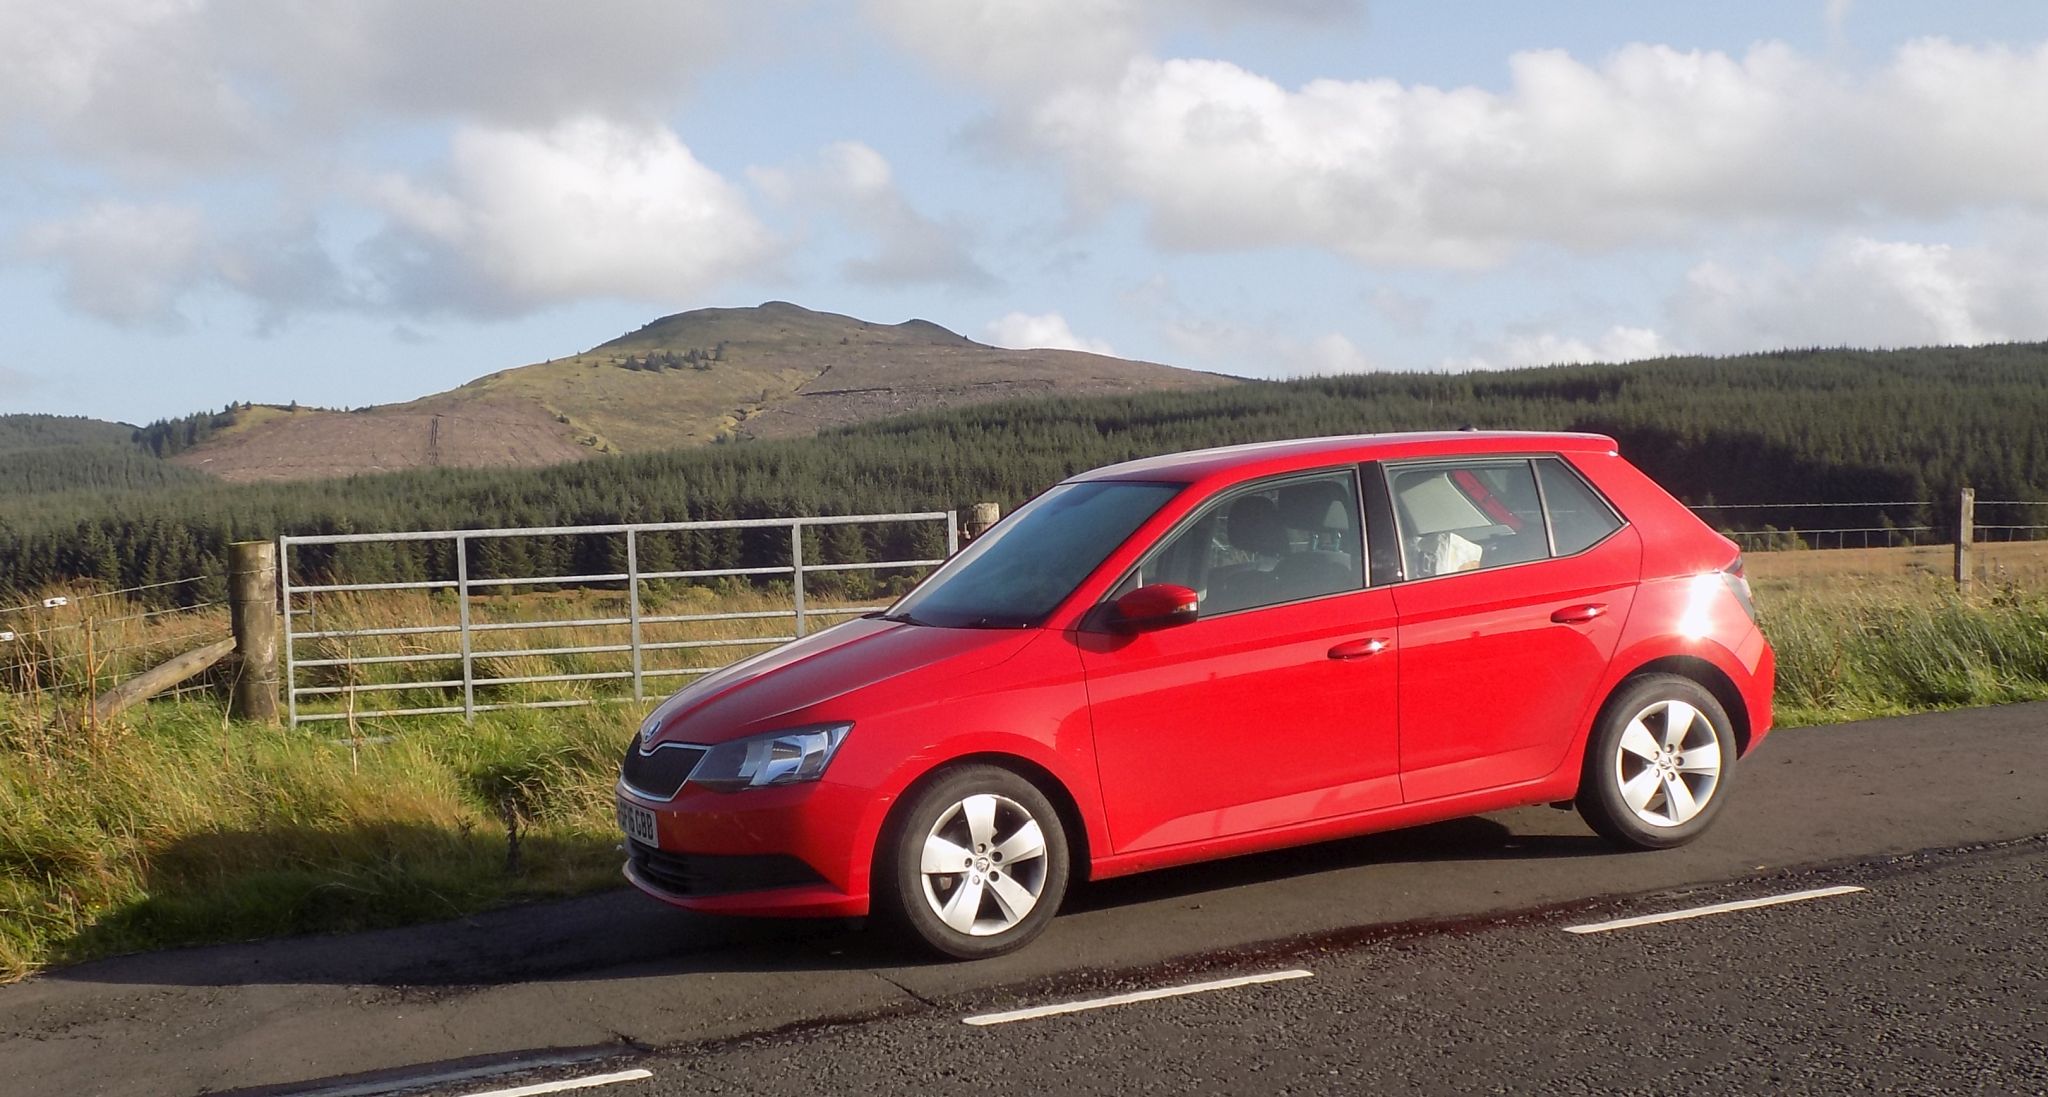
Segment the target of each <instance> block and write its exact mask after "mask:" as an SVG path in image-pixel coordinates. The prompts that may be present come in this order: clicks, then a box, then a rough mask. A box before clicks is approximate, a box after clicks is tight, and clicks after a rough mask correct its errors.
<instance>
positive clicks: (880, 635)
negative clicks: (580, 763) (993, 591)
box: [641, 618, 1039, 745]
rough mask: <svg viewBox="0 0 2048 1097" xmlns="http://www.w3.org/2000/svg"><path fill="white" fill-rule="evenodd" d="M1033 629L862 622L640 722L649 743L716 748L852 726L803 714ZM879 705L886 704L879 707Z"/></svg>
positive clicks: (985, 654)
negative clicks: (780, 733)
mask: <svg viewBox="0 0 2048 1097" xmlns="http://www.w3.org/2000/svg"><path fill="white" fill-rule="evenodd" d="M1038 635H1039V630H1037V629H954V628H934V627H932V626H929V625H912V624H907V623H904V622H901V621H884V620H881V619H880V618H862V619H859V620H854V621H848V622H846V623H844V624H840V625H835V626H833V627H831V628H828V629H826V630H824V631H823V632H818V633H815V634H813V635H810V636H807V637H805V638H803V639H801V640H797V641H794V642H792V643H788V644H784V645H782V646H781V647H779V648H775V649H774V650H772V651H765V652H762V653H761V654H759V655H756V656H754V657H752V658H750V659H743V660H741V661H739V662H737V663H734V664H733V665H731V666H729V667H725V668H723V669H721V670H718V671H716V672H714V673H712V674H709V675H706V676H705V677H703V678H701V679H699V680H697V681H696V682H693V683H691V684H690V685H688V686H686V687H684V689H683V690H682V692H680V693H677V694H676V695H675V696H673V697H670V698H669V699H668V700H666V701H664V702H662V703H661V705H660V707H658V708H656V709H655V710H654V712H653V714H652V715H650V716H648V718H647V721H646V723H645V724H643V725H641V727H642V731H643V733H645V732H647V731H649V730H651V731H652V733H653V734H652V735H651V736H647V737H645V738H644V743H645V744H647V745H651V744H653V743H661V742H681V743H703V744H711V743H722V742H725V741H726V740H728V739H737V738H740V737H742V736H745V735H751V734H754V733H756V732H764V731H774V730H776V729H777V728H780V727H784V726H788V725H789V724H790V723H791V722H793V721H794V722H801V723H810V722H814V721H822V720H856V719H859V718H860V716H861V715H862V714H861V713H860V712H858V711H854V708H857V707H858V706H849V707H848V708H847V709H846V710H844V711H841V710H837V709H835V710H832V711H819V712H805V710H807V709H812V708H816V707H817V706H821V705H824V704H826V703H827V702H830V701H833V700H835V699H838V698H843V697H845V696H847V695H848V694H851V693H853V692H855V691H857V690H863V689H868V688H870V687H874V686H879V685H883V684H884V683H888V682H891V681H893V680H895V679H899V678H902V677H903V676H905V675H908V674H910V673H911V672H913V671H915V672H918V673H917V679H916V684H915V694H916V696H917V698H918V699H924V698H927V697H929V694H930V692H931V690H932V688H933V687H935V686H938V685H940V684H941V683H943V682H945V681H948V680H950V679H952V678H956V677H959V676H961V675H964V674H971V673H974V672H975V671H979V670H985V669H987V668H989V667H992V666H995V665H997V664H999V663H1002V662H1004V661H1006V660H1008V659H1009V658H1010V657H1011V656H1013V655H1015V654H1016V653H1017V652H1018V651H1021V650H1022V649H1023V648H1024V646H1025V645H1026V644H1028V643H1030V642H1031V641H1032V640H1033V639H1035V638H1037V636H1038ZM878 701H879V702H880V703H883V704H886V703H887V702H886V701H881V699H878Z"/></svg>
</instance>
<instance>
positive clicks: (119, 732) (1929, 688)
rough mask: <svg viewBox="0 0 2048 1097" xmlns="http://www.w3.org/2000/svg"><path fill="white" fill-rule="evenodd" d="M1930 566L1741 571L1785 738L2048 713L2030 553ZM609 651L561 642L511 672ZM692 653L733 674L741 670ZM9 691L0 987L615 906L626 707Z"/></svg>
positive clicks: (133, 634)
mask: <svg viewBox="0 0 2048 1097" xmlns="http://www.w3.org/2000/svg"><path fill="white" fill-rule="evenodd" d="M1950 551H1952V550H1946V549H1942V550H1913V549H1896V550H1875V549H1874V550H1844V551H1829V552H1789V553H1758V554H1753V555H1751V556H1750V557H1749V565H1748V566H1749V573H1750V575H1751V577H1752V581H1753V584H1754V586H1755V589H1756V592H1757V600H1758V603H1759V608H1760V613H1761V615H1762V619H1763V623H1764V627H1765V630H1766V632H1767V633H1768V634H1769V635H1770V636H1771V638H1772V641H1773V643H1774V645H1775V646H1776V648H1777V651H1778V656H1779V687H1778V700H1779V710H1778V715H1779V723H1780V725H1781V726H1792V725H1802V724H1819V723H1827V722H1832V721H1839V720H1848V719H1856V718H1861V717H1867V716H1880V715H1891V714H1897V713H1904V712H1911V711H1922V710H1928V709H1938V708H1952V707H1960V706H1967V705H1982V704H1997V703H2004V702H2012V701H2020V700H2030V699H2041V698H2048V580H2044V576H2048V567H2044V565H2048V546H2040V545H2033V546H2026V545H2019V546H1990V547H1980V550H1979V552H1980V559H1981V560H1982V562H1983V563H1984V566H1985V568H1986V571H1985V578H1984V579H1982V580H1980V582H1979V584H1978V590H1977V592H1976V593H1975V594H1974V595H1973V596H1972V597H1969V598H1963V597H1959V596H1957V595H1956V594H1955V592H1954V591H1953V589H1952V584H1950V583H1949V582H1948V580H1947V579H1946V575H1947V574H1948V571H1947V568H1948V566H1949V557H1947V556H1946V555H1945V554H1946V553H1948V552H1950ZM562 597H564V596H547V595H519V596H513V597H511V598H508V599H506V600H505V601H504V602H503V603H501V604H499V605H497V606H495V607H493V608H492V609H491V610H490V611H488V612H490V613H499V612H502V613H507V614H510V613H514V612H517V613H520V614H525V615H528V616H531V615H532V614H534V613H540V612H545V613H547V614H549V615H550V616H552V615H553V614H554V613H555V611H557V610H559V609H561V608H562V607H561V606H560V605H554V606H552V607H551V606H550V605H548V604H547V603H548V600H549V599H551V598H554V599H560V598H562ZM584 597H594V598H603V597H606V596H605V595H601V594H600V595H591V596H584ZM661 597H662V599H663V602H662V604H663V605H664V606H667V607H668V608H670V609H680V610H689V609H692V608H697V607H708V606H711V605H717V606H718V607H720V608H726V609H730V608H734V607H738V608H757V607H763V606H767V605H768V604H769V602H770V600H771V596H770V595H767V594H751V595H750V594H738V593H735V592H731V591H726V592H712V591H708V590H703V589H701V588H678V589H675V590H672V591H667V592H664V593H663V595H662V596H661ZM444 608H445V607H442V606H438V605H436V604H435V603H433V602H432V600H431V598H430V597H429V596H426V595H418V594H406V595H394V596H389V597H386V598H382V599H378V600H370V601H362V600H358V601H354V602H351V603H348V604H347V608H346V609H344V608H343V607H341V606H337V607H335V608H334V609H333V610H331V611H330V612H333V613H335V614H341V613H343V612H346V613H350V614H354V615H355V616H356V618H357V619H358V620H359V621H361V622H362V623H384V622H390V621H397V620H419V619H422V617H427V619H434V618H432V617H431V616H429V615H432V614H436V613H438V612H439V611H440V610H441V609H444ZM70 612H77V610H76V609H75V608H74V609H73V610H71V611H70ZM98 612H99V613H100V614H101V616H102V617H108V618H110V617H120V616H127V614H121V613H116V612H113V611H112V610H111V608H110V607H106V608H102V609H100V610H99V611H98ZM136 612H148V611H143V610H140V609H139V607H137V608H136ZM219 613H220V611H219V610H218V609H208V610H202V611H200V612H199V613H197V614H183V615H168V616H166V617H143V618H137V619H135V620H132V621H124V622H121V623H120V628H122V629H125V630H129V631H126V632H123V633H120V635H121V636H122V637H124V638H125V639H124V641H123V642H122V643H120V644H112V642H111V641H108V642H107V643H108V644H110V645H111V646H113V647H119V648H122V649H125V650H122V651H120V652H119V654H117V655H101V656H96V658H98V659H99V662H98V663H97V664H94V663H93V661H92V660H91V659H87V660H85V663H84V665H94V666H96V667H97V670H96V672H95V676H96V678H98V680H99V681H100V682H102V683H103V682H104V681H106V680H109V679H112V678H114V677H117V676H118V675H119V674H120V673H126V672H128V671H131V670H133V669H135V668H136V667H138V666H140V665H142V664H144V663H146V662H147V661H148V660H149V659H151V658H153V657H155V656H156V655H158V654H163V653H168V652H170V651H174V650H178V649H179V647H180V645H182V644H186V643H188V642H189V640H190V638H191V636H192V635H194V634H196V633H206V632H208V631H209V630H217V629H218V628H219V626H220V625H221V623H222V622H221V621H220V618H219V616H218V615H219ZM778 626H781V627H786V626H783V623H782V622H772V623H770V624H763V623H761V622H744V621H743V622H693V623H687V624H684V625H679V626H677V628H678V629H679V630H694V631H678V632H676V633H675V635H679V636H680V635H694V636H696V637H698V638H701V639H721V638H723V639H739V638H745V637H748V636H753V637H759V636H761V635H763V633H764V632H766V631H769V630H770V629H772V628H774V627H778ZM749 630H758V631H749ZM65 635H66V636H70V637H72V638H73V639H72V640H71V641H67V642H70V643H72V645H73V647H72V648H64V647H61V646H57V647H52V648H51V649H50V650H48V651H46V652H45V653H44V655H45V656H46V657H47V658H48V661H49V662H50V663H51V665H53V666H56V667H59V668H72V669H70V670H67V671H65V673H73V674H76V673H78V672H77V670H76V669H75V668H77V667H79V666H80V665H81V661H80V657H81V656H83V655H84V654H85V653H82V652H79V651H76V650H75V647H76V638H77V637H78V636H79V635H80V633H68V634H65ZM414 639H416V638H395V639H394V638H384V639H382V640H381V641H379V642H381V643H384V644H388V645H398V644H401V643H404V642H407V641H408V640H414ZM607 642H613V641H612V640H610V639H604V638H600V637H599V636H598V635H597V634H594V633H588V632H579V631H577V630H562V631H560V632H558V633H555V634H551V635H546V636H544V637H536V638H535V639H534V640H531V641H529V642H528V643H527V646H534V647H542V646H547V647H556V646H561V647H569V646H587V645H590V644H602V643H607ZM100 650H101V651H102V652H105V651H107V650H108V648H107V647H102V648H101V649H100ZM380 650H381V649H380ZM684 650H686V651H688V650H692V649H684ZM696 650H698V651H699V652H700V653H701V651H703V650H704V649H696ZM710 650H718V651H724V652H726V653H727V656H726V657H730V656H731V655H736V654H739V653H742V652H743V651H744V650H749V649H743V648H725V647H720V648H715V649H710ZM359 653H360V652H359ZM671 654H673V653H671ZM602 658H605V657H604V656H589V655H580V656H562V657H535V658H532V659H529V660H526V661H523V662H522V663H521V664H520V666H519V672H523V673H539V672H544V671H543V669H542V668H536V667H534V666H533V665H532V664H533V663H535V662H539V663H542V664H544V668H545V670H552V671H556V672H561V673H576V672H581V671H586V670H587V669H588V668H590V667H592V666H600V665H602V666H610V665H612V664H601V663H597V662H593V660H599V659H602ZM116 659H119V660H126V662H125V663H122V664H120V665H118V666H117V665H115V663H114V660H116ZM370 669H374V670H375V671H376V672H377V673H376V674H374V675H372V674H369V673H365V674H364V675H363V676H362V677H360V678H358V679H357V680H356V681H357V683H358V684H372V683H386V684H399V683H401V682H402V681H403V679H401V678H399V677H398V674H399V672H398V671H397V670H396V669H394V668H391V667H388V666H383V665H379V666H378V667H376V668H370ZM511 669H512V668H509V667H508V668H505V670H507V671H509V670H511ZM445 670H446V668H445V667H440V668H436V667H435V666H433V665H431V664H430V665H427V666H423V667H419V668H414V669H412V670H409V671H407V672H406V673H409V674H411V673H416V674H421V675H428V676H431V675H435V674H441V673H445ZM500 673H502V672H500ZM9 684H10V687H11V688H10V689H8V690H5V691H0V979H11V978H19V977H21V976H23V975H25V974H27V973H29V972H31V971H33V970H35V969H36V968H38V967H42V966H45V965H48V964H52V963H64V962H70V961H76V960H82V959H87V958H91V957H95V956H104V955H108V954H113V953H119V952H126V951H133V950H138V949H146V948H157V947H165V946H171V945H179V944H190V943H197V942H206V941H223V940H239V939H250V938H258V937H264V936H274V935H279V934H289V933H308V932H331V931H341V930H349V929H357V928H365V927H372V926H385V925H396V924H402V923H407V922H417V921H422V920H433V919H439V918H447V917H454V916H458V915H460V914H463V913H466V912H471V911H476V910H479V909H483V908H487V907H491V906H495V905H499V904H503V903H507V902H514V901H519V900H523V899H531V898H537V897H546V896H558V895H568V894H574V893H578V892H584V891H589V890H593V889H598V888H604V887H611V886H616V885H617V883H618V866H617V862H618V853H617V852H616V841H617V840H616V837H615V835H614V834H613V823H612V818H611V814H612V812H611V785H612V781H613V778H614V775H615V773H616V765H617V758H618V753H619V751H620V750H622V749H623V745H624V743H625V742H626V740H627V737H628V735H629V734H630V732H631V729H632V727H633V725H634V723H635V722H636V720H637V718H638V716H639V714H640V711H641V709H642V708H644V707H645V706H634V705H632V704H630V703H628V704H609V703H606V704H597V705H593V706H591V707H587V708H578V709H567V710H564V709H554V710H548V711H544V712H530V711H529V712H494V713H490V714H487V715H484V716H481V717H479V719H478V721H477V723H476V724H475V725H474V726H465V725H464V724H463V723H462V722H461V721H460V720H459V718H447V717H434V718H412V719H407V720H389V719H365V720H361V721H354V722H349V723H337V724H328V725H318V726H315V727H310V728H304V729H301V730H299V731H297V732H292V731H285V730H276V729H265V728H261V727H254V726H248V725H242V724H235V723H230V722H228V721H227V720H225V719H224V718H223V715H222V709H221V705H220V702H219V700H218V698H217V696H215V695H214V694H213V693H211V692H202V693H200V694H198V695H195V696H191V697H187V698H184V699H180V700H176V701H170V702H160V703H153V704H151V705H149V706H146V707H145V708H143V709H141V710H138V711H137V712H135V713H133V714H131V715H130V716H128V717H126V718H123V719H120V720H118V721H115V722H113V723H111V724H107V725H91V724H79V723H74V722H68V721H65V720H60V719H53V715H54V704H53V697H55V696H59V695H60V694H53V693H52V692H51V689H52V687H55V686H60V685H62V684H63V683H62V682H61V681H53V680H52V679H51V678H49V677H47V676H46V677H43V678H40V679H36V680H34V681H30V680H28V679H25V678H24V675H23V667H22V665H21V664H20V663H17V664H16V665H15V668H14V671H13V677H12V679H11V680H10V683H9ZM503 688H504V689H505V690H506V691H508V692H507V694H506V698H516V697H520V696H525V697H528V698H532V697H538V696H542V695H543V694H541V693H533V692H529V693H517V692H513V691H519V690H528V691H536V690H552V691H568V692H567V693H566V694H564V693H561V692H551V693H546V694H545V696H551V697H552V696H564V695H566V696H584V697H593V698H594V697H598V696H602V695H605V694H607V693H615V692H616V690H617V688H618V684H617V683H615V682H606V683H601V684H595V683H590V682H578V683H554V684H548V685H546V686H525V687H503ZM664 688H666V687H664ZM362 696H364V697H369V696H381V697H384V698H386V699H391V698H410V699H411V700H412V701H413V702H420V701H431V700H433V699H435V698H444V697H445V694H444V693H440V692H430V691H426V690H408V689H403V688H401V689H398V690H390V691H384V692H382V693H380V694H363V695H362ZM501 699H502V698H501ZM340 703H341V702H340V701H339V700H338V699H330V703H329V707H330V709H333V708H334V707H335V706H337V705H339V704H340Z"/></svg>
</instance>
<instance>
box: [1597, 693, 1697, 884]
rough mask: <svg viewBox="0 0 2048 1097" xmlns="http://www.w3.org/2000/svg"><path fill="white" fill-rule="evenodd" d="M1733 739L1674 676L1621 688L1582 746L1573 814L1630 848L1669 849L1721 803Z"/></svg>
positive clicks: (1694, 830) (1691, 833)
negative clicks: (1576, 811)
mask: <svg viewBox="0 0 2048 1097" xmlns="http://www.w3.org/2000/svg"><path fill="white" fill-rule="evenodd" d="M1734 766H1735V736H1734V733H1733V732H1732V731H1731V730H1730V724H1729V720H1728V713H1727V710H1725V709H1723V708H1722V707H1721V703H1720V702H1719V701H1717V700H1715V699H1714V695H1713V694H1712V693H1709V692H1708V691H1707V689H1706V688H1705V687H1704V686H1701V685H1700V684H1699V683H1698V682H1695V681H1693V680H1692V679H1690V678H1683V677H1680V676H1678V675H1675V674H1646V675H1643V676H1641V677H1638V678H1631V679H1629V680H1628V681H1627V682H1624V683H1623V684H1622V687H1621V688H1620V689H1619V690H1617V691H1616V692H1615V694H1614V696H1612V697H1610V698H1609V699H1608V701H1607V704H1606V705H1604V706H1602V707H1601V710H1600V720H1599V723H1598V724H1597V725H1596V726H1595V727H1594V728H1593V736H1592V739H1591V740H1590V741H1589V742H1588V743H1587V745H1586V763H1585V770H1584V772H1583V774H1582V775H1581V777H1580V780H1579V795H1578V800H1577V804H1578V808H1579V814H1580V815H1582V816H1584V817H1585V820H1586V822H1587V824H1588V825H1590V826H1591V827H1592V828H1593V829H1594V830H1595V831H1597V832H1599V834H1600V835H1601V836H1602V837H1604V838H1606V839H1607V840H1608V841H1611V842H1613V843H1615V844H1616V845H1619V846H1623V847H1626V848H1629V849H1670V848H1672V847H1673V846H1682V845H1684V844H1685V843H1687V842H1690V841H1692V840H1693V839H1694V838H1697V837H1699V836H1700V834H1701V833H1702V832H1703V831H1705V830H1706V829H1707V827H1708V825H1709V824H1711V823H1712V822H1713V821H1714V816H1716V815H1718V814H1719V813H1720V811H1721V805H1722V803H1723V802H1724V801H1726V800H1727V798H1728V780H1729V777H1730V776H1731V775H1732V774H1733V771H1734Z"/></svg>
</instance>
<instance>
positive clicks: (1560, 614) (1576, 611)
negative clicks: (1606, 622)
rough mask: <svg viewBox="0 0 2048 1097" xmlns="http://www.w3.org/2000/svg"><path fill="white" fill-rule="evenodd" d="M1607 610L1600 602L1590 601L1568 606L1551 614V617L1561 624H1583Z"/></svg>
mask: <svg viewBox="0 0 2048 1097" xmlns="http://www.w3.org/2000/svg"><path fill="white" fill-rule="evenodd" d="M1606 612H1607V607H1606V606H1603V605H1601V604H1600V603H1598V602H1590V603H1587V604H1586V605H1583V606H1566V607H1565V608H1563V609H1561V610H1558V611H1557V612H1556V613H1553V614H1551V615H1550V619H1551V620H1553V621H1556V622H1557V623H1558V624H1560V625H1583V624H1585V623H1586V622H1588V621H1590V620H1592V619H1593V618H1595V617H1599V616H1602V615H1604V614H1606Z"/></svg>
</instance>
